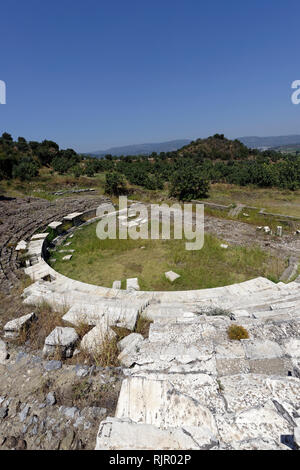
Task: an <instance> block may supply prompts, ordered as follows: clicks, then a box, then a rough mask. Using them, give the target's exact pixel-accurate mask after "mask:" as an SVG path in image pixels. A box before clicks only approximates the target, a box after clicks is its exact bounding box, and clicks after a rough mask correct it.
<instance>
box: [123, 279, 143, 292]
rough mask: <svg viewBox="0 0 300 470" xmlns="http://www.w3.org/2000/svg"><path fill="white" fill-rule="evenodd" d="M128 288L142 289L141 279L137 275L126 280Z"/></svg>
mask: <svg viewBox="0 0 300 470" xmlns="http://www.w3.org/2000/svg"><path fill="white" fill-rule="evenodd" d="M126 289H127V290H140V286H139V281H138V278H137V277H133V278H131V279H127V280H126Z"/></svg>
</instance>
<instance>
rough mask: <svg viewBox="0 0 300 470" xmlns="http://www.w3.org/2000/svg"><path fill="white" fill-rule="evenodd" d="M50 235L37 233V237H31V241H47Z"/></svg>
mask: <svg viewBox="0 0 300 470" xmlns="http://www.w3.org/2000/svg"><path fill="white" fill-rule="evenodd" d="M48 235H49V233H48V232H47V233H36V234H35V235H33V236H32V237H31V239H30V240H32V241H34V240H45V238H47V237H48Z"/></svg>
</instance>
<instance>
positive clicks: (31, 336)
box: [23, 303, 65, 356]
mask: <svg viewBox="0 0 300 470" xmlns="http://www.w3.org/2000/svg"><path fill="white" fill-rule="evenodd" d="M62 315H63V314H62V313H58V312H55V311H53V309H52V307H51V306H50V305H48V304H47V303H43V304H42V305H40V306H39V307H38V308H37V310H36V317H37V318H36V320H34V321H32V322H31V323H30V325H29V328H28V330H27V332H26V335H25V336H26V340H29V343H30V347H31V348H32V349H35V350H36V349H41V348H43V346H44V343H45V339H46V337H47V336H48V335H49V334H50V333H51V331H53V330H54V328H56V327H57V326H65V323H64V321H63V320H62ZM23 339H24V336H23ZM57 353H58V356H59V355H60V352H59V351H57Z"/></svg>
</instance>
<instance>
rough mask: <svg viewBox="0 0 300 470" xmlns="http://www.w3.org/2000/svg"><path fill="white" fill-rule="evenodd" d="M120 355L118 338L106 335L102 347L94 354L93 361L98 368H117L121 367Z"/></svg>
mask: <svg viewBox="0 0 300 470" xmlns="http://www.w3.org/2000/svg"><path fill="white" fill-rule="evenodd" d="M118 355H119V350H118V338H116V337H114V338H111V337H110V336H109V335H106V336H105V337H104V340H103V341H102V344H101V346H100V347H99V348H98V350H97V351H96V352H95V353H94V354H93V359H94V362H95V364H96V366H97V367H108V366H112V367H117V366H118V365H119V361H118Z"/></svg>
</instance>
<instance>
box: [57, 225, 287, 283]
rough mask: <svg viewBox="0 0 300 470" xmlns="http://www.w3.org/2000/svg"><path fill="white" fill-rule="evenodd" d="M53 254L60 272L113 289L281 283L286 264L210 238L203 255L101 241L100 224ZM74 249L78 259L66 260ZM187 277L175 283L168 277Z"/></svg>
mask: <svg viewBox="0 0 300 470" xmlns="http://www.w3.org/2000/svg"><path fill="white" fill-rule="evenodd" d="M67 242H71V244H70V245H69V246H66V247H64V246H63V245H62V246H60V247H59V248H57V250H56V251H54V252H52V253H51V255H50V258H55V259H56V262H54V263H52V264H51V265H52V267H53V268H54V269H56V270H57V271H59V272H60V273H62V274H64V275H66V276H68V277H70V278H73V279H77V280H80V281H83V282H88V283H90V284H96V285H101V286H105V287H111V286H112V282H113V281H114V280H121V281H122V288H125V280H126V279H127V278H130V277H138V279H139V284H140V288H141V290H163V291H167V290H170V291H171V290H185V289H186V290H188V289H202V288H207V287H218V286H222V285H227V284H233V283H235V282H242V281H245V280H248V279H251V278H254V277H257V276H265V277H268V278H270V279H271V280H273V281H278V279H279V277H280V275H281V273H282V272H283V270H284V268H285V263H284V261H282V260H279V259H277V258H275V257H274V256H272V255H271V254H268V253H266V252H264V251H262V250H261V249H260V248H259V247H257V246H255V245H253V247H249V248H246V247H241V246H235V247H229V248H228V249H223V248H221V247H220V244H221V243H222V240H218V239H217V238H215V237H213V236H211V235H206V236H205V243H204V247H203V248H202V249H201V250H199V251H186V250H185V241H184V240H137V241H135V240H131V239H128V240H108V239H107V240H99V239H98V238H97V236H96V224H91V225H88V226H85V227H83V228H82V229H81V230H78V231H76V232H75V234H74V237H73V238H71V239H68V240H67ZM64 249H65V250H67V249H74V250H75V252H74V253H73V256H72V259H71V260H70V261H63V260H62V258H63V256H65V255H67V254H68V253H59V250H64ZM170 270H172V271H175V272H176V273H178V274H179V275H180V276H181V277H180V278H179V279H177V280H176V281H175V282H174V283H173V284H171V283H170V282H169V281H168V280H167V279H166V278H165V275H164V273H165V272H166V271H170Z"/></svg>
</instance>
